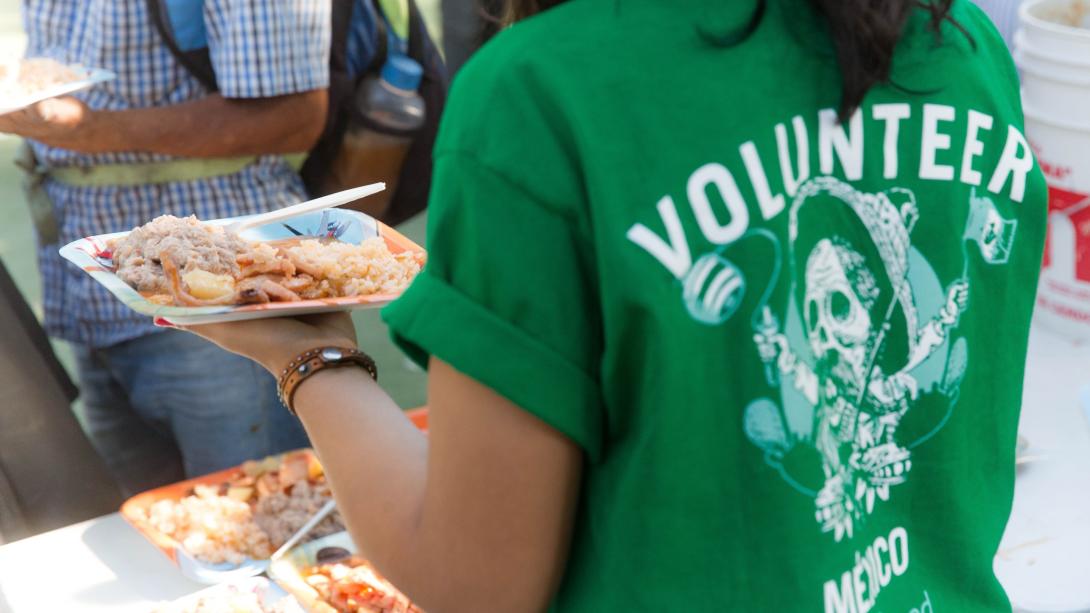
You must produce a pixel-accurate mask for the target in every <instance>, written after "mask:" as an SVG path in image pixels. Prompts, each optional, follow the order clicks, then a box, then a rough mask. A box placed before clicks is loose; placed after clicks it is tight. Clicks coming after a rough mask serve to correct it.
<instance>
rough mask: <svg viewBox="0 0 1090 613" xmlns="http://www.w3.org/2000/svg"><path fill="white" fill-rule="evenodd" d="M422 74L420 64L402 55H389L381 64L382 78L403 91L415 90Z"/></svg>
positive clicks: (418, 85)
mask: <svg viewBox="0 0 1090 613" xmlns="http://www.w3.org/2000/svg"><path fill="white" fill-rule="evenodd" d="M423 76H424V69H423V68H421V67H420V64H419V63H418V62H417V61H416V60H414V59H412V58H410V57H406V56H404V55H391V56H390V57H389V58H387V59H386V63H385V64H384V65H383V66H382V80H383V81H386V82H387V83H389V84H390V85H391V86H392V87H395V88H397V89H401V90H405V91H410V92H414V91H416V89H417V88H418V87H420V79H421V78H423Z"/></svg>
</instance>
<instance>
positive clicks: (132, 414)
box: [75, 330, 309, 495]
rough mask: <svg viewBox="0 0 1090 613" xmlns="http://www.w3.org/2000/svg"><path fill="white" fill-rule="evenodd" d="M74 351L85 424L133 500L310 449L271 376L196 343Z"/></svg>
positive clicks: (169, 340) (158, 337)
mask: <svg viewBox="0 0 1090 613" xmlns="http://www.w3.org/2000/svg"><path fill="white" fill-rule="evenodd" d="M75 351H76V358H77V362H78V366H79V377H80V391H81V399H82V403H81V404H82V417H83V420H84V423H85V425H86V427H87V430H88V434H89V436H90V438H91V441H92V443H93V444H94V445H95V448H96V449H97V450H98V452H99V454H101V455H102V457H103V458H104V459H105V460H106V464H107V465H108V466H109V467H110V470H111V471H112V472H113V474H114V477H115V478H116V479H117V480H118V483H119V484H120V485H121V487H122V489H123V490H124V491H125V492H126V494H127V495H132V494H135V493H138V492H141V491H144V490H147V489H150V488H153V487H157V486H159V485H164V484H166V483H172V482H174V481H179V480H181V479H182V478H183V477H195V476H199V475H203V474H207V473H210V472H214V471H217V470H222V469H224V468H228V467H231V466H235V465H237V464H240V463H242V462H244V461H245V460H249V459H254V458H260V457H263V456H266V455H269V454H273V453H279V452H282V451H287V450H289V449H296V448H299V447H307V446H309V442H308V440H307V437H306V433H305V432H304V431H303V427H302V425H301V424H300V423H299V421H298V420H297V419H295V418H294V417H293V416H292V415H291V414H290V413H288V411H287V409H285V408H284V407H283V406H282V405H281V404H280V401H279V399H278V398H277V394H276V381H275V380H274V379H273V377H272V376H271V375H269V374H268V373H267V372H265V371H264V369H262V368H261V367H260V366H258V365H257V364H255V363H253V362H251V361H250V360H248V359H246V358H243V357H240V356H237V355H234V354H232V353H228V352H227V351H224V350H223V349H220V348H219V347H217V346H215V345H213V344H212V343H210V342H208V341H205V340H204V339H201V338H199V337H197V336H195V335H193V334H190V333H188V332H182V331H178V330H164V331H162V332H158V333H155V334H150V335H148V336H143V337H140V338H136V339H133V340H130V341H126V342H123V343H119V344H117V345H112V346H110V347H106V348H101V349H92V348H89V347H84V346H76V347H75Z"/></svg>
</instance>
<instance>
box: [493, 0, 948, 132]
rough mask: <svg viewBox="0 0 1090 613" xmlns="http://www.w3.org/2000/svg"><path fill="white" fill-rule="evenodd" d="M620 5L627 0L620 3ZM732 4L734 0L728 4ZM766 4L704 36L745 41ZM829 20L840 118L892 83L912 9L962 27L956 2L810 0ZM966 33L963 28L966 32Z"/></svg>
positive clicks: (528, 2)
mask: <svg viewBox="0 0 1090 613" xmlns="http://www.w3.org/2000/svg"><path fill="white" fill-rule="evenodd" d="M565 1H566V0H503V1H502V6H501V7H500V9H501V10H500V12H499V14H498V15H497V17H498V21H499V23H500V24H503V25H507V24H511V23H514V22H515V21H518V20H520V19H525V18H527V17H530V16H531V15H534V14H535V13H540V12H541V11H544V10H546V9H550V8H552V7H554V6H556V5H558V4H562V3H563V2H565ZM618 1H619V2H622V1H623V0H618ZM724 1H727V2H729V1H730V0H724ZM767 2H768V0H759V1H758V4H757V8H756V10H755V11H754V14H753V18H752V19H750V20H749V23H748V24H746V26H745V27H744V28H743V29H742V31H740V32H734V33H731V34H729V35H726V36H719V35H716V36H709V35H707V34H706V33H702V34H704V36H705V37H706V38H709V39H710V40H711V41H712V42H716V43H720V44H724V45H731V44H737V43H738V42H741V41H742V40H744V39H745V38H747V37H748V36H749V34H751V33H752V32H753V31H754V30H756V29H757V27H758V26H759V25H760V22H761V19H762V18H763V17H764V13H765V8H766V4H767ZM809 2H810V5H811V6H813V8H814V9H815V10H816V11H817V12H818V13H819V14H821V15H822V16H824V17H825V19H826V21H827V23H828V27H829V35H830V37H831V38H832V41H833V47H834V49H835V52H836V61H837V64H838V65H839V67H840V76H841V87H840V105H839V107H838V109H837V110H838V115H839V116H840V119H841V121H844V120H846V119H847V118H849V117H851V115H852V113H854V112H855V110H856V109H857V108H859V105H860V104H861V103H862V102H863V97H864V96H866V95H867V92H868V91H870V89H871V88H872V87H874V86H875V85H880V84H889V83H890V72H891V71H892V68H893V52H894V49H895V48H896V47H897V43H898V42H899V41H900V40H901V36H902V34H903V33H904V28H905V23H906V22H907V21H908V17H909V15H910V14H911V13H912V11H913V10H916V9H922V10H925V11H927V12H928V13H929V14H930V25H931V30H932V31H933V32H934V34H935V35H936V36H940V35H941V26H942V24H943V22H950V23H951V24H953V25H954V26H955V27H957V28H958V29H959V30H961V26H959V25H958V24H957V22H956V21H954V20H953V19H952V18H951V17H950V6H951V4H953V0H809ZM962 31H963V32H964V30H962Z"/></svg>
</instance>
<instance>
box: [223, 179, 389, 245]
mask: <svg viewBox="0 0 1090 613" xmlns="http://www.w3.org/2000/svg"><path fill="white" fill-rule="evenodd" d="M385 189H386V184H385V183H372V184H370V185H363V186H361V187H353V188H352V189H346V190H344V191H343V192H337V193H335V194H329V195H328V196H322V197H321V198H315V199H314V200H308V201H306V202H300V203H299V204H293V205H291V206H289V207H285V208H282V209H278V210H276V211H269V212H268V213H262V214H260V215H254V216H252V217H246V218H245V219H240V220H238V221H236V222H234V223H232V224H230V225H228V226H227V227H226V228H225V230H227V231H228V232H233V233H235V234H238V233H239V232H241V231H243V230H245V229H246V228H253V227H255V226H264V225H266V224H270V223H275V222H277V221H283V220H285V219H291V218H292V217H297V216H299V215H302V214H304V213H310V212H313V211H320V210H322V209H331V208H333V207H338V206H341V205H342V204H348V203H349V202H354V201H356V200H359V199H360V198H366V197H367V196H373V195H375V194H377V193H379V192H381V191H383V190H385Z"/></svg>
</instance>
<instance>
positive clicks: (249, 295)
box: [60, 209, 426, 325]
mask: <svg viewBox="0 0 1090 613" xmlns="http://www.w3.org/2000/svg"><path fill="white" fill-rule="evenodd" d="M239 219H245V218H231V219H218V220H211V221H205V222H201V221H198V220H197V219H196V218H194V217H187V218H178V217H172V216H163V217H159V218H156V219H155V220H152V221H151V222H149V223H147V224H145V225H143V226H140V227H139V228H136V229H134V230H133V231H131V232H118V233H115V234H104V235H99V236H91V237H87V238H83V239H80V240H78V241H74V242H72V243H69V244H68V245H65V246H64V247H62V248H61V250H60V253H61V255H62V256H63V257H64V258H66V259H67V260H69V261H71V262H72V263H74V264H75V265H77V266H79V267H80V268H81V269H83V270H84V271H85V272H87V273H88V274H90V275H91V276H92V277H94V279H95V280H96V281H98V282H99V283H101V284H102V285H103V286H104V287H106V289H108V290H109V291H110V292H111V293H113V295H114V296H116V297H117V298H118V299H119V300H121V301H122V302H124V303H125V304H126V305H127V306H128V307H129V308H131V309H133V310H134V311H137V312H138V313H143V314H145V315H148V316H151V317H153V318H156V319H159V320H162V321H164V322H166V323H170V324H175V325H198V324H204V323H214V322H224V321H239V320H245V319H260V318H265V317H284V316H294V315H306V314H311V313H323V312H330V311H343V310H349V309H360V308H375V307H380V306H383V305H385V304H388V303H389V302H391V301H393V300H394V299H395V298H397V297H398V296H399V295H400V294H401V292H402V291H404V289H405V288H406V287H408V285H409V283H410V282H411V281H412V279H413V277H415V276H416V274H417V273H418V272H419V271H420V269H421V267H422V266H423V265H424V261H425V257H426V256H425V253H424V250H423V248H421V247H420V246H419V245H417V244H416V243H414V242H412V241H411V240H409V239H408V238H406V237H405V236H403V235H402V234H400V233H399V232H397V231H396V230H394V229H393V228H391V227H389V226H387V225H385V224H383V223H381V222H378V221H376V220H375V219H373V218H371V217H369V216H367V215H364V214H363V213H358V212H356V211H349V210H343V209H328V210H325V211H319V212H314V213H308V214H304V215H300V216H298V217H293V218H291V219H289V220H287V221H284V222H278V223H273V224H268V225H264V226H258V227H256V228H250V229H247V230H244V231H242V232H241V233H239V234H238V235H234V234H231V233H229V232H227V231H225V229H224V227H225V226H227V225H229V224H231V223H232V222H234V221H238V220H239Z"/></svg>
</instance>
